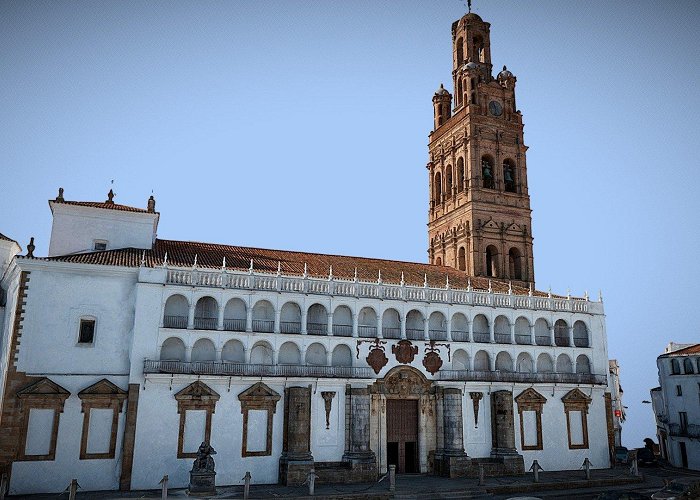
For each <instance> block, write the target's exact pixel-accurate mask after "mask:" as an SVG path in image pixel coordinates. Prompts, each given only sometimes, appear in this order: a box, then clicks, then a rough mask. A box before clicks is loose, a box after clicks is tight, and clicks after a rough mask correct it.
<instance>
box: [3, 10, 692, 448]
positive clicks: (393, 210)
mask: <svg viewBox="0 0 700 500" xmlns="http://www.w3.org/2000/svg"><path fill="white" fill-rule="evenodd" d="M474 11H475V12H477V13H478V14H480V15H481V16H482V17H483V18H484V19H485V20H486V21H488V22H490V23H491V50H492V57H493V63H494V68H496V69H500V67H501V66H502V65H503V64H507V65H508V68H509V69H510V70H511V71H513V73H514V74H515V75H516V76H517V77H518V86H517V100H518V107H519V108H520V110H521V111H522V113H523V120H524V123H525V143H526V144H527V145H528V146H529V147H530V149H529V151H528V154H527V161H528V174H529V187H530V195H531V199H532V208H533V233H534V237H535V248H534V252H535V277H536V281H537V286H538V288H540V289H545V290H546V289H547V288H548V287H549V286H550V285H551V286H552V288H553V290H554V291H555V292H560V293H566V290H567V288H571V291H572V293H574V294H577V295H583V293H584V291H585V290H589V292H591V294H595V295H597V291H598V289H602V290H603V295H604V299H605V307H606V313H607V328H608V341H609V353H610V356H611V357H615V358H618V359H619V361H620V363H621V365H622V384H623V388H624V389H625V394H624V398H625V404H626V405H628V406H629V410H628V421H627V424H626V426H625V428H624V431H623V441H624V443H625V444H626V445H628V446H642V439H643V438H644V437H646V436H653V435H654V434H655V429H654V422H653V416H652V412H651V408H650V407H649V405H643V404H642V403H641V401H642V400H643V399H649V393H648V391H649V389H650V388H652V387H654V386H655V385H657V375H656V366H655V359H656V356H658V355H659V354H661V352H662V350H663V347H664V346H665V345H666V343H667V342H668V341H671V340H674V341H677V342H693V341H694V342H699V341H700V328H699V327H698V320H697V318H696V317H695V315H694V314H693V313H692V311H693V309H694V308H695V307H696V306H695V305H694V304H695V301H696V299H695V297H696V295H695V293H696V289H697V283H698V280H699V278H700V266H699V265H698V264H697V248H698V222H697V220H696V219H695V217H696V214H698V213H699V212H700V203H699V202H698V199H699V197H698V196H697V194H696V190H697V185H698V183H697V182H696V181H695V178H696V176H697V173H698V168H697V160H696V150H697V147H698V143H699V142H700V141H699V140H698V139H699V137H698V136H699V133H698V126H697V124H696V116H695V115H696V114H697V110H698V104H700V94H699V92H698V90H697V88H698V87H697V82H698V81H700V57H698V50H697V26H698V23H700V3H699V2H691V1H687V2H683V1H677V2H670V1H666V2H664V1H645V0H639V1H616V2H609V1H589V2H562V1H560V0H551V1H528V2H524V1H520V2H516V1H505V0H503V1H501V0H489V1H488V2H486V1H485V0H475V2H474ZM463 13H464V6H463V4H462V3H461V2H460V1H458V0H440V1H431V2H426V1H419V0H402V1H398V0H396V1H379V0H353V1H302V0H294V1H243V0H239V1H235V2H234V1H202V2H185V1H157V0H153V1H148V2H146V1H128V0H126V1H111V2H90V1H85V0H78V1H67V0H51V1H43V2H42V1H32V2H25V1H12V0H5V1H4V2H2V3H1V4H0V75H2V76H1V77H0V123H2V127H0V179H2V180H1V182H0V232H2V233H4V234H6V235H8V236H11V237H13V238H14V239H16V240H18V241H19V242H20V243H21V244H22V246H23V247H24V246H26V242H27V241H28V239H29V237H30V236H35V237H36V245H37V252H36V253H37V254H40V255H43V254H45V253H46V251H47V248H48V239H49V236H50V224H51V217H50V211H49V209H48V206H47V204H46V200H47V199H49V198H53V197H55V196H56V192H57V189H58V187H59V186H62V187H64V188H65V197H66V199H77V200H104V199H105V198H106V193H107V191H108V190H109V188H110V181H111V180H112V179H114V190H115V192H116V193H117V197H116V199H115V200H116V201H117V202H120V203H125V204H132V205H137V206H143V207H145V204H146V199H147V198H148V196H149V195H150V194H151V191H152V190H153V192H154V193H155V197H156V200H157V209H158V210H159V211H160V212H161V224H160V228H159V235H160V236H161V237H165V238H173V239H190V240H201V241H211V242H218V243H230V244H239V245H248V246H259V247H268V248H282V249H297V250H306V251H314V252H327V253H341V254H349V255H360V256H372V257H384V258H390V259H397V260H410V261H419V262H423V261H425V260H426V258H427V254H426V248H427V229H426V223H427V208H428V188H427V173H426V170H425V164H426V162H427V140H428V133H429V132H430V130H431V128H432V103H431V97H432V94H433V92H434V91H435V90H436V89H437V87H438V86H439V84H440V83H441V82H443V83H445V86H446V87H448V88H451V69H452V68H451V36H450V26H451V23H452V22H453V21H454V20H456V19H458V18H459V17H460V16H461V15H462V14H463ZM691 397H692V396H691Z"/></svg>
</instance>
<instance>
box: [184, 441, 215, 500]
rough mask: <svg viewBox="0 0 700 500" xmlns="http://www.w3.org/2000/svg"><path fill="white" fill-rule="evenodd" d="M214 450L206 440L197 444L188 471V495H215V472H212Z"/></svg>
mask: <svg viewBox="0 0 700 500" xmlns="http://www.w3.org/2000/svg"><path fill="white" fill-rule="evenodd" d="M212 455H216V450H214V448H212V447H211V445H210V444H209V443H207V442H206V441H204V442H202V444H200V445H199V449H198V450H197V458H196V459H195V460H194V464H192V470H191V471H190V487H189V490H188V492H187V493H188V495H194V496H205V495H216V481H215V478H216V472H214V459H213V458H212V457H211V456H212Z"/></svg>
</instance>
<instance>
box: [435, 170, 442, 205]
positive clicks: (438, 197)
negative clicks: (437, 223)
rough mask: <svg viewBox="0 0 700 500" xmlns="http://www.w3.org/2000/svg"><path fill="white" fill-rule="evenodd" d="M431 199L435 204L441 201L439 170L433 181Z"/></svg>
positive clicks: (440, 175)
mask: <svg viewBox="0 0 700 500" xmlns="http://www.w3.org/2000/svg"><path fill="white" fill-rule="evenodd" d="M433 200H434V201H435V203H436V204H439V203H442V174H441V173H440V172H438V173H436V174H435V180H434V182H433Z"/></svg>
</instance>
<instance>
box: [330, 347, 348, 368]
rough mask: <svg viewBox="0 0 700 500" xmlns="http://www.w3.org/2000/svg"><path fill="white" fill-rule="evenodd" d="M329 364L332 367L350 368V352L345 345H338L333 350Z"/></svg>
mask: <svg viewBox="0 0 700 500" xmlns="http://www.w3.org/2000/svg"><path fill="white" fill-rule="evenodd" d="M331 364H332V365H333V366H352V352H351V351H350V348H349V347H348V346H346V345H345V344H339V345H337V346H335V349H333V354H332V355H331Z"/></svg>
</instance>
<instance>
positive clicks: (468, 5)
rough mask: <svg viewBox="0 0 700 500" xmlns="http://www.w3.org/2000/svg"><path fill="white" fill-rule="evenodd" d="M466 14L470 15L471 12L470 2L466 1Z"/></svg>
mask: <svg viewBox="0 0 700 500" xmlns="http://www.w3.org/2000/svg"><path fill="white" fill-rule="evenodd" d="M467 9H468V10H467V14H471V12H472V0H467Z"/></svg>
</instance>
